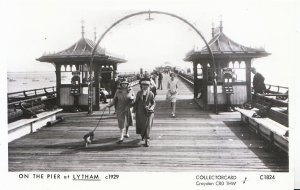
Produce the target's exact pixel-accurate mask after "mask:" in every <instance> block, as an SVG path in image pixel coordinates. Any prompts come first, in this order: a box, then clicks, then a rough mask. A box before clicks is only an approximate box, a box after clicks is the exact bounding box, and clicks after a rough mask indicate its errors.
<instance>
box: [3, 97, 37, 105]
mask: <svg viewBox="0 0 300 190" xmlns="http://www.w3.org/2000/svg"><path fill="white" fill-rule="evenodd" d="M34 100H41V97H36V98H30V99H26V100H18V101H15V102H10V103H8V106H10V105H16V104H20V103H23V102H31V101H34Z"/></svg>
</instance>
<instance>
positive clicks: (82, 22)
mask: <svg viewBox="0 0 300 190" xmlns="http://www.w3.org/2000/svg"><path fill="white" fill-rule="evenodd" d="M81 36H82V38H84V20H83V19H82V20H81Z"/></svg>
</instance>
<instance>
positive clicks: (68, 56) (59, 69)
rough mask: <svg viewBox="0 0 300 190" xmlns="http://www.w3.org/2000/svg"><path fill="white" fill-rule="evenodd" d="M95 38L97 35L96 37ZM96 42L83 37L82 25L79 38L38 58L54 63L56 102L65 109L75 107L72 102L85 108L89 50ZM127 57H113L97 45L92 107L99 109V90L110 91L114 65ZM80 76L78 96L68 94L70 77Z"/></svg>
mask: <svg viewBox="0 0 300 190" xmlns="http://www.w3.org/2000/svg"><path fill="white" fill-rule="evenodd" d="M95 39H96V37H95ZM95 45H96V43H95V42H94V41H92V40H90V39H87V38H85V37H84V26H83V25H82V37H81V38H80V39H79V40H78V41H77V42H75V43H74V44H73V45H72V46H70V47H69V48H67V49H65V50H63V51H60V52H57V53H52V54H44V55H43V56H41V57H40V58H38V59H37V60H38V61H40V62H48V63H52V64H54V66H55V68H56V71H55V72H56V92H57V104H58V105H59V106H60V107H62V108H64V109H65V110H70V109H72V108H74V105H75V104H78V105H76V106H77V107H78V108H80V109H82V110H87V108H88V77H89V75H88V72H89V69H90V68H89V63H90V58H91V54H92V50H93V48H94V47H95ZM125 62H126V60H125V59H124V58H122V57H121V56H116V55H114V54H111V53H109V52H107V51H106V50H105V49H103V48H101V47H99V46H98V47H97V50H96V53H95V56H94V61H93V68H92V78H93V80H94V86H93V91H94V94H95V96H94V97H93V98H94V99H93V107H94V110H99V103H100V98H99V93H100V92H99V89H100V87H102V88H106V90H107V91H110V90H111V89H110V87H111V84H110V83H111V82H112V81H113V79H114V78H115V77H116V73H117V67H118V64H120V63H125ZM72 75H79V77H80V81H79V85H80V87H79V89H80V95H77V96H73V95H72V94H71V88H72V84H71V77H72Z"/></svg>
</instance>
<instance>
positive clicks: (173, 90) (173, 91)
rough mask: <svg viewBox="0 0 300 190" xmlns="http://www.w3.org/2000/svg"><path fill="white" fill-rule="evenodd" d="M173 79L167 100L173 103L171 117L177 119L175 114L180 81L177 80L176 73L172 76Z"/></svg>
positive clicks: (169, 85) (169, 83) (168, 87)
mask: <svg viewBox="0 0 300 190" xmlns="http://www.w3.org/2000/svg"><path fill="white" fill-rule="evenodd" d="M170 76H171V79H170V80H169V81H168V86H167V89H168V92H167V95H166V97H167V100H169V101H170V102H171V107H172V113H171V116H172V117H175V112H176V96H177V93H178V92H177V89H178V84H177V83H178V81H177V80H175V73H171V74H170Z"/></svg>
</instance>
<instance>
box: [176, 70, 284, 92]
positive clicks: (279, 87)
mask: <svg viewBox="0 0 300 190" xmlns="http://www.w3.org/2000/svg"><path fill="white" fill-rule="evenodd" d="M179 74H181V75H184V76H189V77H192V78H194V76H193V75H191V74H186V73H179ZM251 84H253V83H252V82H251ZM265 85H266V86H268V87H276V88H277V89H278V90H279V89H286V90H289V87H286V86H280V85H273V84H265Z"/></svg>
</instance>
